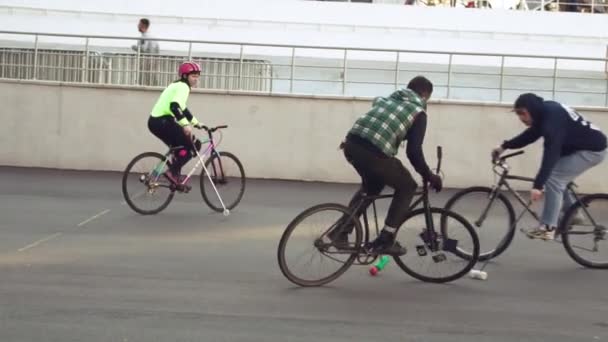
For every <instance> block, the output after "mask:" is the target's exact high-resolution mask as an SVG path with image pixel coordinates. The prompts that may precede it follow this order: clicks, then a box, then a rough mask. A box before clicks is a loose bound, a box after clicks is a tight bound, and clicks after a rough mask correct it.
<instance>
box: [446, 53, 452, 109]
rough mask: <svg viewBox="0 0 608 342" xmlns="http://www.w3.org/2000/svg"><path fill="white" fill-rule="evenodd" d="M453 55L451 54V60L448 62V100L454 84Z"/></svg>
mask: <svg viewBox="0 0 608 342" xmlns="http://www.w3.org/2000/svg"><path fill="white" fill-rule="evenodd" d="M452 56H453V55H452V54H450V58H449V61H448V90H447V96H446V98H448V99H449V98H450V87H451V84H452Z"/></svg>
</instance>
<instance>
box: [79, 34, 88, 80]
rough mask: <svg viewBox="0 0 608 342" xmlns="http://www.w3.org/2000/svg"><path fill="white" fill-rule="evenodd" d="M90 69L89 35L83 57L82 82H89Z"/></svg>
mask: <svg viewBox="0 0 608 342" xmlns="http://www.w3.org/2000/svg"><path fill="white" fill-rule="evenodd" d="M88 69H89V37H87V39H86V42H85V44H84V56H83V57H82V74H81V80H82V82H88V80H89V77H88V71H89V70H88Z"/></svg>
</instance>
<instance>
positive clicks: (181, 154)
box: [148, 116, 202, 175]
mask: <svg viewBox="0 0 608 342" xmlns="http://www.w3.org/2000/svg"><path fill="white" fill-rule="evenodd" d="M148 129H149V130H150V132H152V134H154V135H155V136H156V137H157V138H159V139H160V140H162V141H163V142H164V143H165V145H167V146H169V147H176V146H184V148H183V149H179V150H175V151H173V161H172V162H171V165H170V169H171V172H173V174H175V175H178V174H179V173H180V172H181V169H182V167H183V166H184V165H186V163H188V161H190V159H191V158H192V152H194V147H195V146H196V149H197V150H200V149H201V146H202V143H201V141H200V140H198V139H196V138H195V137H194V135H192V141H191V140H189V139H188V137H187V136H186V134H184V129H183V128H182V127H181V126H180V125H179V124H178V123H177V122H175V120H174V119H173V117H170V116H163V117H160V118H155V117H152V116H150V118H149V119H148ZM193 142H194V144H193Z"/></svg>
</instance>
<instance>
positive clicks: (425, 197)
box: [323, 146, 442, 248]
mask: <svg viewBox="0 0 608 342" xmlns="http://www.w3.org/2000/svg"><path fill="white" fill-rule="evenodd" d="M437 157H438V161H437V173H439V172H440V170H441V159H442V149H441V146H437ZM416 195H418V198H417V199H416V200H415V201H414V202H413V203H412V204H411V205H410V207H409V211H412V210H414V209H415V208H416V207H417V206H418V205H419V204H420V203H422V205H423V207H424V209H425V211H424V216H425V220H426V226H427V228H428V229H427V230H426V231H427V232H428V233H429V234H430V233H431V232H434V231H435V227H434V226H433V219H432V216H431V204H430V202H429V186H428V184H427V182H424V183H423V185H422V191H419V192H416V193H414V196H416ZM393 196H394V195H393V194H386V195H364V196H362V198H361V199H360V200H359V201H358V202H357V203H356V204H355V205H354V206H353V207H351V208H349V210H350V212H351V213H350V215H349V217H348V220H349V221H350V220H353V219H355V216H356V219H357V220H358V219H359V216H363V222H364V228H365V242H369V235H370V232H369V221H368V217H367V209H368V207H369V205H370V204H371V205H372V208H373V212H374V223H375V224H376V235H377V234H379V230H378V227H379V225H378V213H377V210H376V200H378V199H383V198H392V197H393ZM364 206H365V207H364ZM360 211H361V213H360V214H357V213H359V212H360ZM399 228H401V227H398V229H399ZM332 229H333V227H330V229H328V230H327V231H326V232H325V233H324V234H323V235H325V234H327V233H328V232H329V231H331V230H332ZM428 241H431V247H432V248H436V245H435V244H436V243H437V241H436V239H434V238H431V237H430V236H429V237H428Z"/></svg>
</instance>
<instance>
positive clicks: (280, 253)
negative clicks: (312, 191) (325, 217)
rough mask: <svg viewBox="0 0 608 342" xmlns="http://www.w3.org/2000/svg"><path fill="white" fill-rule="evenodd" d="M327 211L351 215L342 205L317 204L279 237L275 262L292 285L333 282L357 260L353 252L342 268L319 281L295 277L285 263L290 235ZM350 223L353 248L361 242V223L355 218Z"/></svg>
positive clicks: (294, 221)
mask: <svg viewBox="0 0 608 342" xmlns="http://www.w3.org/2000/svg"><path fill="white" fill-rule="evenodd" d="M329 210H334V211H337V212H339V213H341V214H342V215H348V216H350V215H351V212H350V210H349V209H348V208H347V207H345V206H344V205H341V204H337V203H324V204H319V205H316V206H313V207H310V208H308V209H306V210H304V211H303V212H301V213H300V214H299V215H298V216H296V217H295V218H294V219H293V220H292V221H291V222H290V223H289V224H288V225H287V228H286V229H285V231H284V232H283V235H282V236H281V240H280V242H279V246H278V248H277V260H278V264H279V268H280V270H281V273H283V275H284V276H285V278H287V279H288V280H289V281H291V282H292V283H294V284H296V285H299V286H303V287H310V286H321V285H324V284H327V283H329V282H331V281H334V280H336V279H337V278H338V277H339V276H340V275H342V274H343V273H344V272H346V270H347V269H348V268H349V267H350V266H351V265H352V264H353V262H354V261H355V259H356V258H357V256H358V254H359V253H358V252H353V253H352V254H351V255H350V256H349V257H348V259H347V260H346V261H344V262H343V264H342V266H341V267H340V268H338V270H337V271H335V272H333V273H331V274H329V275H328V276H325V277H322V278H320V279H312V280H311V279H303V278H301V276H299V275H296V274H295V272H293V271H292V270H291V269H290V267H289V265H288V262H287V261H286V256H285V253H286V247H287V243H288V241H289V238H290V237H291V236H292V233H293V232H294V230H295V229H296V228H297V227H298V226H300V224H301V223H302V222H303V221H304V220H306V219H307V218H309V217H311V216H312V215H315V214H317V213H319V212H322V211H329ZM348 216H347V217H348ZM341 217H344V216H341ZM351 222H352V223H353V224H354V233H355V241H354V246H360V245H361V240H362V235H363V233H362V230H361V223H360V222H359V220H357V219H356V218H355V217H353V218H351ZM330 228H331V227H328V228H327V229H330ZM324 229H325V228H324ZM313 245H314V243H313Z"/></svg>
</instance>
